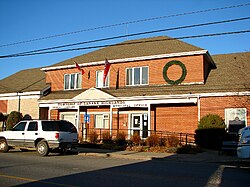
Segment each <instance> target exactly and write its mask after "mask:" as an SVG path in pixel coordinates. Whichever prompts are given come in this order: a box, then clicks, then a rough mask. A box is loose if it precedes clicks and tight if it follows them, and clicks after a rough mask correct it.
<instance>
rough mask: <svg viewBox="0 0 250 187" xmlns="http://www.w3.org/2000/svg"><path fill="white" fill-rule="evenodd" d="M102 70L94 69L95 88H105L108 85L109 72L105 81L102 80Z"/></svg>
mask: <svg viewBox="0 0 250 187" xmlns="http://www.w3.org/2000/svg"><path fill="white" fill-rule="evenodd" d="M103 74H104V70H99V71H96V87H97V88H106V87H109V73H108V75H107V77H106V80H105V82H103Z"/></svg>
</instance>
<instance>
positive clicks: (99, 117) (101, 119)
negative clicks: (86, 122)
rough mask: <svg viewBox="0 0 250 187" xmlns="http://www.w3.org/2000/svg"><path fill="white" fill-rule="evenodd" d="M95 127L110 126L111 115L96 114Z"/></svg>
mask: <svg viewBox="0 0 250 187" xmlns="http://www.w3.org/2000/svg"><path fill="white" fill-rule="evenodd" d="M94 119H95V128H105V129H107V128H109V115H108V114H95V115H94Z"/></svg>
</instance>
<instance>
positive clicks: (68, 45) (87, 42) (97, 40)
mask: <svg viewBox="0 0 250 187" xmlns="http://www.w3.org/2000/svg"><path fill="white" fill-rule="evenodd" d="M249 19H250V17H243V18H236V19H230V20H222V21H215V22H207V23H200V24H194V25H185V26H180V27H172V28H166V29H159V30H153V31H146V32H139V33H134V34H128V35H120V36H114V37H107V38H101V39H95V40H89V41H83V42H78V43H71V44H66V45H60V46H54V47H49V48H43V49H37V50H32V51H26V52H21V53H16V54H12V55H24V54H30V53H37V52H41V51H48V50H53V49H59V48H65V47H72V46H76V45H83V44H89V43H94V42H101V41H107V40H114V39H119V38H125V37H132V36H139V35H146V34H153V33H159V32H166V31H173V30H179V29H187V28H194V27H202V26H209V25H215V24H223V23H230V22H237V21H244V20H249Z"/></svg>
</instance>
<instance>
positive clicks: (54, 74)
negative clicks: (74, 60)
mask: <svg viewBox="0 0 250 187" xmlns="http://www.w3.org/2000/svg"><path fill="white" fill-rule="evenodd" d="M172 60H179V61H181V62H182V63H183V64H185V66H186V68H187V76H186V79H185V80H184V82H183V83H190V82H203V81H204V71H203V68H204V64H203V56H202V55H197V56H186V57H179V58H165V59H158V60H146V61H137V62H127V63H118V64H112V65H111V68H110V72H109V73H110V87H116V82H117V73H116V72H117V71H118V70H119V87H124V86H125V84H126V82H125V76H126V68H130V67H140V66H149V84H150V85H161V84H167V83H166V81H165V80H164V78H163V67H164V66H165V65H166V63H168V62H169V61H172ZM83 69H84V71H85V74H84V75H83V76H82V88H83V89H87V88H91V87H95V86H96V71H97V70H103V69H104V65H99V66H91V67H84V68H83ZM76 72H79V71H78V70H77V69H76V68H72V69H63V70H52V71H47V72H46V82H47V83H51V89H52V91H55V90H63V89H64V74H70V73H76ZM89 72H90V77H89V76H88V74H89ZM167 74H168V77H169V78H170V79H173V80H176V79H179V78H180V76H181V74H182V69H181V68H180V67H179V66H177V65H173V66H171V67H170V68H169V69H168V71H167Z"/></svg>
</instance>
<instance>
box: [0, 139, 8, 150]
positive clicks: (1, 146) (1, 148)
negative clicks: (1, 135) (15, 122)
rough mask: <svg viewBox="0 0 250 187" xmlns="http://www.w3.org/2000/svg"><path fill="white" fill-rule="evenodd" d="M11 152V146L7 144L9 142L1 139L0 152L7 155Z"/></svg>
mask: <svg viewBox="0 0 250 187" xmlns="http://www.w3.org/2000/svg"><path fill="white" fill-rule="evenodd" d="M8 151H9V146H8V144H7V141H6V140H5V139H0V152H1V153H6V152H8Z"/></svg>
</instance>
